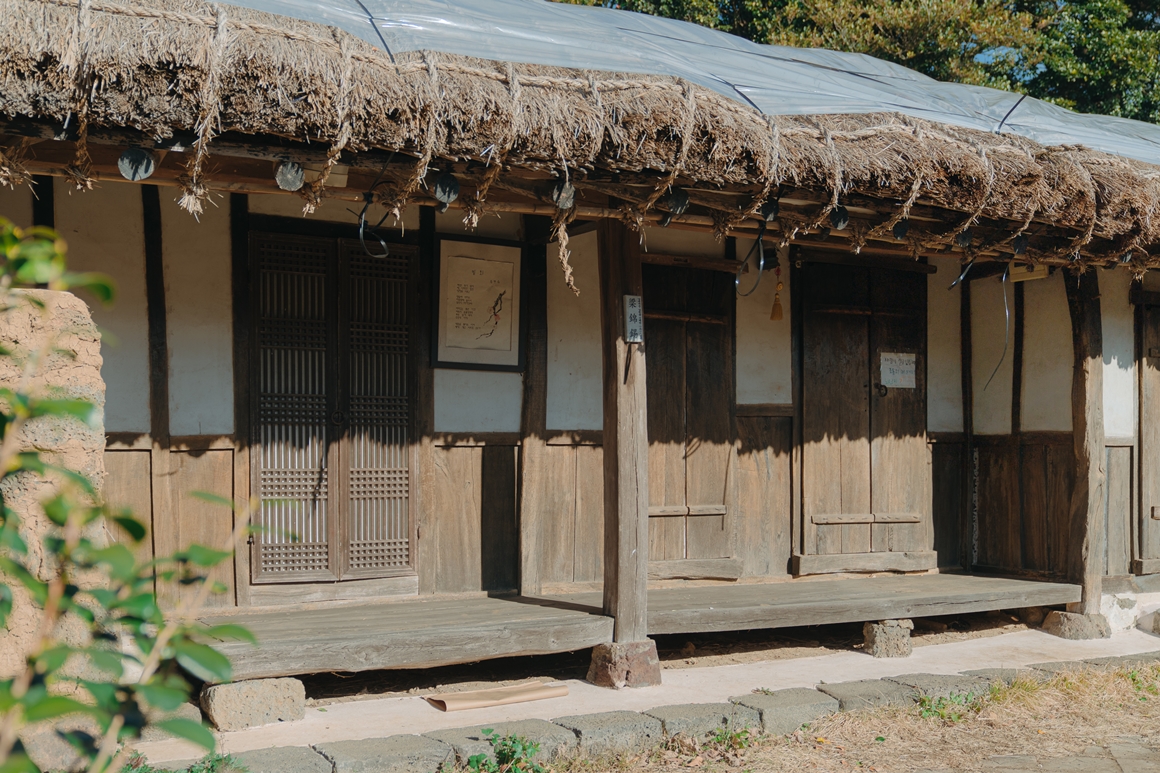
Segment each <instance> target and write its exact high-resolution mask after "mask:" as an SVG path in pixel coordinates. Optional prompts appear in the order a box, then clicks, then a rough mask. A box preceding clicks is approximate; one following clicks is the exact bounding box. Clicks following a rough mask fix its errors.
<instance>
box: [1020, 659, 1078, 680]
mask: <svg viewBox="0 0 1160 773" xmlns="http://www.w3.org/2000/svg"><path fill="white" fill-rule="evenodd" d="M1086 665H1087V664H1086V663H1084V662H1082V661H1079V660H1052V661H1049V662H1047V663H1032V664H1031V665H1029V666H1028V668H1030V669H1031V670H1033V671H1037V672H1039V673H1041V674H1044V675H1045V677H1044V678H1045V679H1047V678H1050V677H1052V676H1054V675H1055V674H1062V673H1066V672H1068V671H1079V670H1080V669H1082V668H1083V667H1084V666H1086Z"/></svg>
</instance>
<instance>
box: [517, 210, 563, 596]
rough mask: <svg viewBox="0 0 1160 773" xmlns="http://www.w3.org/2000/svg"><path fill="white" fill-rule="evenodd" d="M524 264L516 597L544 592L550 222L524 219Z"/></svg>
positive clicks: (544, 218)
mask: <svg viewBox="0 0 1160 773" xmlns="http://www.w3.org/2000/svg"><path fill="white" fill-rule="evenodd" d="M523 226H524V240H525V246H524V248H523V261H524V270H525V276H526V277H527V284H526V285H525V286H524V289H523V293H524V298H525V303H526V306H525V309H526V314H527V316H526V317H525V318H524V319H525V321H526V323H527V326H528V328H527V329H528V336H527V341H526V343H525V347H526V348H525V352H526V355H525V362H524V400H523V408H522V410H521V414H520V435H521V437H522V450H521V451H520V468H521V470H520V473H521V474H520V510H519V540H520V586H519V587H520V593H521V594H522V595H525V596H530V595H535V594H538V593H539V592H540V590H541V588H542V584H541V578H540V565H541V564H540V560H541V557H542V555H543V549H542V545H541V539H540V535H541V532H542V528H541V521H542V519H543V518H545V517H551V516H553V515H555V514H554V513H547V512H546V510H547V505H546V502H547V497H548V495H549V492H548V491H547V486H548V469H547V468H548V453H547V434H548V433H547V426H548V247H547V245H548V240H549V238H550V236H551V232H552V221H551V220H550V219H549V218H546V217H537V216H536V215H524V216H523Z"/></svg>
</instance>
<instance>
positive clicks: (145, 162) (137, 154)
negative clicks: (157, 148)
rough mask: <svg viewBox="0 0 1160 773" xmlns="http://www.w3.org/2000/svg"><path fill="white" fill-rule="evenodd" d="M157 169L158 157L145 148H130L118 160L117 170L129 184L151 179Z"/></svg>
mask: <svg viewBox="0 0 1160 773" xmlns="http://www.w3.org/2000/svg"><path fill="white" fill-rule="evenodd" d="M156 168H157V156H156V155H154V153H153V151H151V150H145V149H144V148H129V149H128V150H126V151H125V152H124V153H122V154H121V157H120V158H118V159H117V170H118V171H119V172H120V173H121V176H122V177H124V178H125V179H126V180H128V181H129V182H135V183H136V182H141V181H142V180H147V179H149V177H150V175H152V174H153V170H155V169H156Z"/></svg>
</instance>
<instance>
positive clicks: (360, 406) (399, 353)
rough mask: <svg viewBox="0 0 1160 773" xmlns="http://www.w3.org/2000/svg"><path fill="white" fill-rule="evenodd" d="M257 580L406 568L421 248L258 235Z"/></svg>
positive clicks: (254, 386) (254, 244)
mask: <svg viewBox="0 0 1160 773" xmlns="http://www.w3.org/2000/svg"><path fill="white" fill-rule="evenodd" d="M251 255H252V259H253V272H252V277H253V295H252V307H251V308H253V309H254V314H253V320H252V322H253V326H252V341H253V360H252V373H253V379H252V383H251V391H252V394H253V400H252V402H253V413H252V425H251V426H252V430H253V431H252V437H253V439H254V441H255V447H254V448H253V450H252V452H251V458H252V459H253V470H252V476H253V480H254V481H255V494H256V495H257V497H258V499H259V502H260V507H259V512H258V516H257V521H258V523H259V525H260V526H261V527H263V528H262V531H261V533H260V534H258V535H257V536H256V537H255V539H254V544H253V554H252V556H251V566H252V567H253V580H254V582H260V583H263V582H309V581H330V582H333V581H335V580H347V579H358V578H370V577H386V576H392V575H398V574H409V573H411V572H412V571H413V563H412V561H411V526H410V514H409V512H408V502H409V492H410V465H409V457H408V443H409V437H408V427H409V421H410V402H409V394H408V383H409V380H410V379H409V364H408V356H407V354H408V339H409V322H410V316H409V314H408V305H407V302H408V289H409V287H408V285H409V282H408V279H409V267H410V262H411V259H412V257H413V256H412V254H411V251H410V250H408V249H406V248H403V247H397V248H395V249H393V250H392V253H391V255H390V256H389V257H387V258H373V257H370V256H369V255H367V254H366V253H365V252H364V251H363V250H362V248H361V247H360V245H359V244H358V242H352V241H348V240H338V239H326V238H314V237H305V236H284V235H274V234H254V235H253V236H252V238H251Z"/></svg>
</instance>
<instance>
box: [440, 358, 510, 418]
mask: <svg viewBox="0 0 1160 773" xmlns="http://www.w3.org/2000/svg"><path fill="white" fill-rule="evenodd" d="M523 397H524V379H523V375H522V374H520V373H501V372H497V371H486V370H453V369H451V368H438V369H436V370H435V431H436V432H519V431H520V408H521V406H522V405H523Z"/></svg>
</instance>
